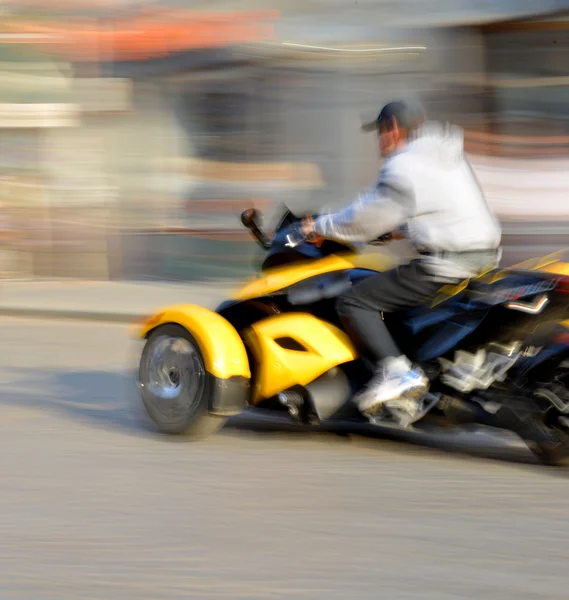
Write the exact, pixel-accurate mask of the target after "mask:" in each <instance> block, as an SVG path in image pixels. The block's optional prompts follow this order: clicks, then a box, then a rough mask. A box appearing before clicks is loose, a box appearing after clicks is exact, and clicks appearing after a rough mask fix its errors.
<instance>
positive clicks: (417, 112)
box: [362, 100, 426, 132]
mask: <svg viewBox="0 0 569 600" xmlns="http://www.w3.org/2000/svg"><path fill="white" fill-rule="evenodd" d="M425 116H426V115H425V111H424V110H423V107H422V106H421V105H420V104H418V103H416V102H407V101H404V100H396V101H394V102H388V103H387V104H386V105H385V106H384V107H383V108H382V109H381V111H380V113H379V115H377V119H374V120H373V121H371V122H370V123H364V124H363V125H362V131H366V132H369V131H377V130H378V129H379V127H380V125H381V124H382V123H391V122H393V119H395V120H396V121H397V124H398V125H399V127H401V128H403V129H413V128H414V127H417V126H418V125H420V124H421V123H422V122H423V121H424V120H425Z"/></svg>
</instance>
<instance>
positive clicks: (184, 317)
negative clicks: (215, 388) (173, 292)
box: [139, 304, 251, 379]
mask: <svg viewBox="0 0 569 600" xmlns="http://www.w3.org/2000/svg"><path fill="white" fill-rule="evenodd" d="M166 323H177V324H178V325H181V326H182V327H184V328H185V329H187V330H188V331H189V332H190V333H191V334H192V335H193V336H194V338H195V340H196V342H197V343H198V346H199V347H200V350H201V352H202V355H203V360H204V364H205V368H206V369H207V371H208V373H210V374H211V375H213V376H214V377H218V378H219V379H229V378H230V377H245V378H247V379H249V378H250V377H251V371H250V369H249V359H248V358H247V352H246V350H245V346H244V345H243V342H242V340H241V338H240V337H239V334H238V333H237V331H236V330H235V328H234V327H233V325H231V323H229V321H227V320H226V319H224V318H223V317H222V316H221V315H218V314H217V313H215V312H213V311H211V310H208V309H207V308H203V307H202V306H196V305H194V304H179V305H177V306H171V307H169V308H167V309H165V310H163V311H161V312H159V313H157V314H156V315H155V316H153V317H151V318H150V319H148V320H147V321H146V323H144V325H143V326H142V329H141V331H140V332H139V335H140V337H141V338H144V337H146V336H147V335H148V333H150V331H152V330H153V329H155V328H156V327H158V326H160V325H164V324H166Z"/></svg>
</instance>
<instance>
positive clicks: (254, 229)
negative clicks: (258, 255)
mask: <svg viewBox="0 0 569 600" xmlns="http://www.w3.org/2000/svg"><path fill="white" fill-rule="evenodd" d="M260 222H261V213H260V212H259V211H258V210H257V209H255V208H248V209H247V210H244V211H243V212H242V213H241V223H243V225H245V227H247V229H248V230H249V231H250V232H251V235H252V236H253V238H255V241H257V242H258V243H259V244H261V246H262V247H263V248H264V249H265V250H268V249H269V248H270V247H271V241H270V240H269V238H268V237H267V235H266V234H265V233H264V232H263V231H262V230H261V228H260Z"/></svg>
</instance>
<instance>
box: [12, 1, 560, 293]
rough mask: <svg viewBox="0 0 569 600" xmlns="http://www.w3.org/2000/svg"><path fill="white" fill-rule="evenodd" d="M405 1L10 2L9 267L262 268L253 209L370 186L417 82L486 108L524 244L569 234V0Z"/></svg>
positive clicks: (427, 90) (219, 272)
mask: <svg viewBox="0 0 569 600" xmlns="http://www.w3.org/2000/svg"><path fill="white" fill-rule="evenodd" d="M388 4H389V3H388V2H385V10H379V11H378V10H376V8H373V7H371V5H370V4H369V3H368V2H363V3H360V4H359V5H358V7H357V8H354V9H353V10H348V9H347V8H345V7H343V8H338V9H337V11H336V16H335V15H334V12H335V10H334V9H332V7H331V6H328V8H327V5H326V4H322V3H318V2H316V1H315V0H313V1H312V2H308V3H306V4H305V5H304V6H302V7H300V6H297V5H296V4H293V3H291V2H288V3H287V2H284V1H280V2H279V1H277V0H274V1H273V2H270V3H269V2H268V3H264V4H262V3H254V2H248V3H243V2H239V1H237V0H234V1H227V2H224V3H223V4H222V5H219V7H216V9H215V10H212V8H211V5H209V4H206V3H203V2H197V1H194V2H184V3H182V2H179V3H176V2H174V1H172V2H168V1H165V2H154V3H148V4H146V3H142V2H134V1H131V2H127V1H123V2H114V3H111V2H95V1H94V0H93V1H84V2H53V3H46V2H42V3H40V2H32V1H29V2H17V3H16V2H13V3H10V2H8V3H4V5H3V10H2V13H1V15H0V24H1V27H0V54H1V56H0V83H1V88H0V89H1V91H0V127H2V128H3V135H2V137H1V141H0V228H1V229H0V239H1V242H0V243H1V246H0V272H1V273H2V274H3V276H5V277H10V278H25V279H30V278H32V279H34V278H42V279H45V278H62V277H73V278H80V279H103V280H117V279H121V280H131V281H132V280H141V279H144V280H148V279H160V280H192V281H194V280H204V279H206V280H207V279H211V278H213V279H219V278H222V279H235V278H238V277H241V276H243V275H246V274H249V273H253V272H254V270H255V268H256V266H257V263H258V260H257V259H258V253H257V250H256V249H255V246H254V243H253V241H252V240H251V239H250V237H249V236H248V234H247V233H246V232H244V231H242V228H241V227H240V224H239V221H238V215H239V213H240V212H241V211H242V210H244V209H245V208H248V207H249V206H254V207H256V208H257V209H260V210H261V211H262V212H263V213H264V215H265V219H266V222H267V226H268V227H269V228H270V226H271V224H272V223H274V221H275V219H276V218H277V217H278V215H279V214H280V211H281V207H282V204H283V203H286V204H288V205H289V206H291V207H292V208H293V209H294V210H296V211H301V212H306V211H317V210H318V209H319V208H320V207H322V206H324V205H325V206H327V207H337V206H339V205H341V204H342V203H344V202H345V201H347V200H348V199H350V198H351V197H352V196H353V194H355V193H356V192H357V191H358V190H359V189H360V188H361V187H362V186H363V185H366V184H368V183H369V181H371V180H373V177H374V175H375V173H376V171H377V169H378V164H377V156H376V148H375V144H374V141H373V140H372V139H369V136H362V135H361V134H360V132H359V125H360V123H361V121H362V120H363V119H364V118H366V119H367V118H368V117H369V116H370V115H372V114H373V113H375V112H376V111H377V109H378V107H379V106H380V105H381V104H382V103H383V102H385V101H386V100H389V99H391V98H394V97H397V96H405V97H418V98H420V99H421V100H422V102H423V103H424V104H425V106H426V107H427V109H428V110H429V113H430V115H431V116H432V117H434V118H436V119H442V120H445V121H446V120H449V121H451V122H453V123H456V124H458V125H459V126H461V127H462V128H463V129H464V137H465V147H466V150H467V152H468V153H469V156H470V159H471V162H472V164H473V166H474V168H475V170H476V171H477V174H478V176H479V178H480V181H481V183H482V185H483V187H484V188H485V191H486V192H487V195H488V199H489V202H490V203H491V204H492V206H493V208H494V209H495V210H496V212H497V213H498V214H499V216H500V218H501V219H502V221H503V223H504V232H505V236H504V244H505V254H504V263H505V264H509V263H512V262H517V261H520V260H522V259H524V258H527V257H529V256H535V255H536V254H540V253H546V252H550V251H553V250H555V249H557V248H560V247H563V246H565V245H566V244H567V241H568V239H569V236H568V233H569V220H568V219H567V216H566V208H565V206H566V204H565V198H566V197H567V193H568V192H569V168H568V167H569V160H568V157H567V147H568V145H567V140H569V126H568V123H569V120H568V117H569V114H568V113H567V106H569V103H568V102H567V98H568V96H567V94H568V92H567V90H568V89H569V87H568V82H569V79H568V78H567V76H566V74H565V71H566V67H565V65H566V64H567V60H566V59H567V55H568V52H569V36H568V31H569V19H568V18H567V15H569V3H568V6H567V11H568V12H567V13H564V12H563V10H564V9H565V8H566V7H565V5H564V3H559V2H558V3H547V8H545V5H543V6H544V7H543V8H541V9H539V8H535V6H536V5H535V3H534V5H533V6H534V8H533V9H532V8H531V7H530V3H523V2H522V3H512V2H510V3H508V2H505V1H504V2H502V3H500V2H498V3H497V4H498V5H500V6H498V7H492V8H491V7H487V9H486V12H484V10H482V9H481V8H479V7H477V8H471V7H470V8H469V7H468V6H467V5H466V3H464V6H459V5H461V3H460V2H459V3H455V4H456V5H457V6H456V10H455V12H449V11H448V8H445V9H443V8H442V7H439V6H437V3H436V2H435V3H434V4H433V6H432V11H433V12H432V13H431V17H432V15H438V16H437V19H438V21H437V22H436V23H433V22H431V21H429V20H428V19H427V18H426V17H423V16H422V15H421V14H420V13H421V11H419V10H418V7H417V6H416V4H415V3H414V2H413V1H412V0H406V2H403V3H398V4H397V6H395V5H393V6H391V4H389V6H388ZM498 9H499V10H498ZM545 10H550V11H554V10H555V11H556V12H554V13H552V12H550V13H549V14H542V12H543V11H545ZM540 11H541V12H540ZM378 12H379V13H382V14H381V18H380V17H379V15H378ZM388 15H389V16H388ZM431 17H430V18H431ZM431 20H432V19H431ZM394 249H395V251H396V252H399V250H401V251H402V252H403V253H404V254H405V253H406V252H407V248H406V246H405V244H401V243H400V244H399V245H395V246H394Z"/></svg>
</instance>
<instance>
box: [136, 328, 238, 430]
mask: <svg viewBox="0 0 569 600" xmlns="http://www.w3.org/2000/svg"><path fill="white" fill-rule="evenodd" d="M138 381H139V387H140V394H141V398H142V402H143V404H144V407H145V408H146V412H147V413H148V415H149V417H150V418H151V419H152V421H153V422H154V423H155V424H156V426H157V428H158V430H159V431H161V432H163V433H170V434H185V435H189V436H191V437H193V438H195V439H203V438H204V437H207V436H208V435H212V434H213V433H215V432H216V431H218V430H219V429H220V428H221V427H222V426H223V425H224V423H225V421H226V418H225V417H218V416H216V415H211V414H209V412H208V396H209V393H210V387H211V386H210V378H209V376H208V374H207V372H206V370H205V366H204V361H203V357H202V354H201V351H200V349H199V347H198V345H197V343H196V341H195V340H194V338H193V337H192V335H191V334H190V333H189V332H188V331H187V330H186V329H184V328H183V327H181V326H180V325H175V324H169V325H162V326H160V327H158V328H157V329H155V330H154V331H153V332H152V333H151V334H150V336H149V337H148V340H147V342H146V345H145V346H144V350H143V351H142V356H141V359H140V367H139V373H138Z"/></svg>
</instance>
